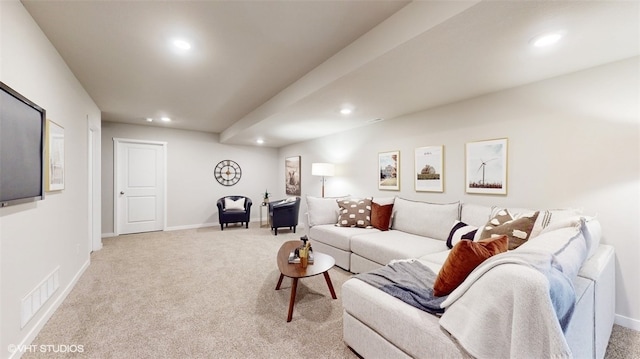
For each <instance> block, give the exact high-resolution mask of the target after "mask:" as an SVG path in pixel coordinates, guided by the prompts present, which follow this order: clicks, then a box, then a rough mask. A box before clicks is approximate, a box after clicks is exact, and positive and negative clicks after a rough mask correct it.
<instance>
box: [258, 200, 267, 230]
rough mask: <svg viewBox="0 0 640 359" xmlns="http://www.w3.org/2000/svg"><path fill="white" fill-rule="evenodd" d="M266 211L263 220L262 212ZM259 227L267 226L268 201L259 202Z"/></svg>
mask: <svg viewBox="0 0 640 359" xmlns="http://www.w3.org/2000/svg"><path fill="white" fill-rule="evenodd" d="M263 211H264V212H266V215H265V220H264V222H265V223H263V221H262V212H263ZM260 227H269V204H268V203H264V202H262V203H260Z"/></svg>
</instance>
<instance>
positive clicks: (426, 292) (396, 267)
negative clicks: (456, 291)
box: [355, 260, 447, 314]
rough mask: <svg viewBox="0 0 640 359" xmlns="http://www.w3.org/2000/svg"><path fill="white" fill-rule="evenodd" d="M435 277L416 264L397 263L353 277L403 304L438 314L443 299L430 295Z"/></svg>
mask: <svg viewBox="0 0 640 359" xmlns="http://www.w3.org/2000/svg"><path fill="white" fill-rule="evenodd" d="M436 276H437V274H436V273H434V272H433V271H432V270H431V269H430V268H429V267H427V266H426V265H424V264H422V263H420V262H418V261H415V260H409V261H396V262H392V263H390V264H388V265H386V266H384V267H381V268H378V269H375V270H373V271H371V272H367V273H361V274H358V275H356V276H355V278H358V279H360V280H361V281H363V282H365V283H367V284H369V285H371V286H373V287H376V288H378V289H380V290H381V291H383V292H385V293H387V294H389V295H391V296H393V297H396V298H398V299H400V300H402V301H403V302H405V303H407V304H409V305H412V306H414V307H416V308H418V309H421V310H424V311H425V312H429V313H431V314H440V313H443V312H444V309H443V308H441V307H440V304H442V302H444V300H445V299H447V297H446V296H443V297H436V296H434V295H433V283H434V282H435V280H436Z"/></svg>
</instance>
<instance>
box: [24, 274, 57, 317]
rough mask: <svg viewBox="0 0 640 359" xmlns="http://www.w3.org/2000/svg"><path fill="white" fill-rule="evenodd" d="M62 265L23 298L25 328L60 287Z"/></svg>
mask: <svg viewBox="0 0 640 359" xmlns="http://www.w3.org/2000/svg"><path fill="white" fill-rule="evenodd" d="M59 271H60V267H57V268H56V269H54V271H53V272H51V273H50V274H49V275H48V276H47V277H46V278H45V279H44V280H43V281H42V282H40V284H38V286H37V287H36V288H35V289H34V290H32V291H31V293H29V294H27V295H26V296H25V297H24V298H22V326H21V327H20V328H24V327H25V326H26V325H27V323H29V321H30V320H31V318H33V316H34V315H35V314H36V313H37V312H38V310H40V308H42V306H43V305H44V303H46V302H47V300H49V298H51V297H52V296H53V293H55V292H56V290H58V287H60V274H59Z"/></svg>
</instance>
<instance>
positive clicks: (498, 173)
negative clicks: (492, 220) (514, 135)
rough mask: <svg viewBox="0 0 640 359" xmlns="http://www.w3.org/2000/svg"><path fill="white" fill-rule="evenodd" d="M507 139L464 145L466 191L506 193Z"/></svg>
mask: <svg viewBox="0 0 640 359" xmlns="http://www.w3.org/2000/svg"><path fill="white" fill-rule="evenodd" d="M507 145H508V143H507V139H506V138H500V139H496V140H486V141H478V142H469V143H467V145H466V162H467V163H466V167H465V168H466V171H465V172H466V176H465V185H466V191H467V193H482V194H503V195H506V194H507Z"/></svg>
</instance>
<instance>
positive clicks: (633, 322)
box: [613, 314, 640, 331]
mask: <svg viewBox="0 0 640 359" xmlns="http://www.w3.org/2000/svg"><path fill="white" fill-rule="evenodd" d="M613 322H614V323H616V324H618V325H621V326H623V327H625V328H629V329H633V330H637V331H640V320H637V319H633V318H629V317H625V316H623V315H620V314H616V316H615V319H614V320H613Z"/></svg>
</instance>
